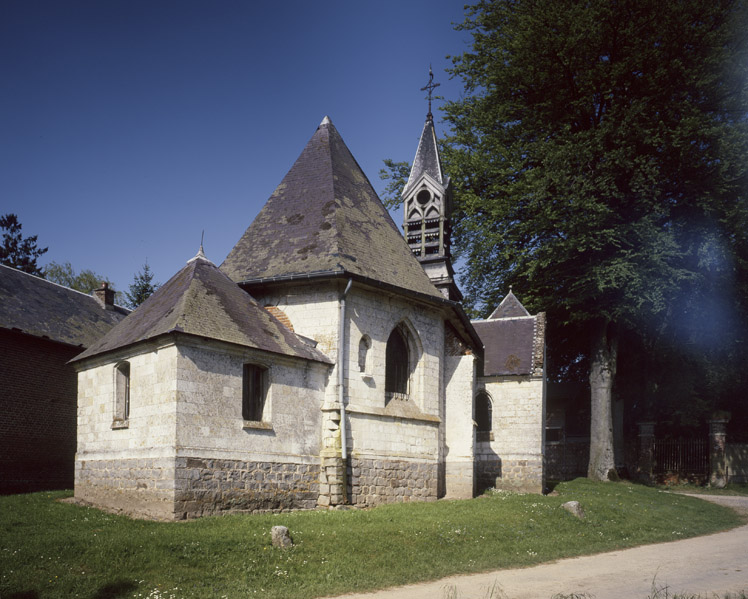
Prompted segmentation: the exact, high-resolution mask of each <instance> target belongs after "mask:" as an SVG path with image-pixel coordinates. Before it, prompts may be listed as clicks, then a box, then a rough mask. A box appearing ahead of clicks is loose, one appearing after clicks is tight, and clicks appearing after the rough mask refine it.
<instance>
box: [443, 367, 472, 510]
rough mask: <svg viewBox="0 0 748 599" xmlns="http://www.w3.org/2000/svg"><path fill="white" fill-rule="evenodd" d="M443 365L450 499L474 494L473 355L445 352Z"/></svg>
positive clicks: (447, 493) (446, 483)
mask: <svg viewBox="0 0 748 599" xmlns="http://www.w3.org/2000/svg"><path fill="white" fill-rule="evenodd" d="M444 362H445V366H444V387H445V390H446V402H445V410H446V412H445V431H444V432H445V434H444V441H445V450H444V454H445V455H444V468H445V492H446V495H445V496H446V497H447V498H449V499H468V498H471V497H473V495H474V492H475V482H474V478H473V464H474V459H475V458H474V441H473V440H474V438H475V431H474V428H475V427H474V425H473V396H474V395H475V358H474V356H472V355H458V356H454V355H446V356H445V360H444Z"/></svg>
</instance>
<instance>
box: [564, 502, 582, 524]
mask: <svg viewBox="0 0 748 599" xmlns="http://www.w3.org/2000/svg"><path fill="white" fill-rule="evenodd" d="M561 507H562V508H564V509H565V510H566V511H567V512H569V513H570V514H571V515H572V516H576V517H577V518H579V519H580V520H584V518H585V515H584V510H583V509H582V505H581V504H580V503H579V502H578V501H567V502H566V503H563V504H561Z"/></svg>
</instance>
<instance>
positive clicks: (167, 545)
mask: <svg viewBox="0 0 748 599" xmlns="http://www.w3.org/2000/svg"><path fill="white" fill-rule="evenodd" d="M556 491H557V492H558V496H546V497H543V496H538V495H516V494H509V493H491V494H489V495H486V496H483V497H480V498H477V499H473V500H466V501H439V502H437V503H428V504H426V503H413V504H398V505H389V506H382V507H379V508H375V509H371V510H361V511H358V510H354V511H310V512H295V513H289V514H277V515H249V516H247V515H236V516H217V517H210V518H203V519H200V520H193V521H189V522H177V523H162V522H149V521H142V520H131V519H129V518H126V517H121V516H113V515H110V514H105V513H103V512H100V511H98V510H95V509H92V508H83V507H79V506H76V505H71V504H66V503H60V502H59V501H56V500H57V499H60V498H62V497H66V496H69V493H65V492H56V493H35V494H31V495H15V496H5V497H0V531H1V532H0V597H2V599H9V598H13V597H14V598H16V599H20V598H38V597H50V598H52V597H54V598H58V597H85V598H90V599H103V598H106V597H133V598H137V597H143V598H152V599H156V598H160V599H178V598H183V597H195V598H201V599H203V598H216V599H220V598H226V599H234V598H239V597H242V598H245V597H252V596H255V595H256V596H258V597H283V598H294V597H299V598H308V597H316V596H323V595H334V594H336V593H342V592H346V591H362V590H371V589H375V588H381V587H385V586H390V585H397V584H403V583H408V582H417V581H423V580H429V579H435V578H439V577H442V576H446V575H449V574H456V573H467V572H477V571H481V570H489V569H497V568H508V567H514V566H526V565H530V564H536V563H539V562H543V561H547V560H551V559H556V558H559V557H564V556H573V555H580V554H586V553H594V552H599V551H604V550H610V549H614V548H619V547H630V546H633V545H639V544H643V543H652V542H655V541H670V540H675V539H682V538H686V537H689V536H694V535H698V534H703V533H707V532H712V531H715V530H721V529H725V528H729V527H732V526H736V525H737V524H739V522H740V520H739V518H738V517H737V516H736V515H735V514H734V512H732V511H730V510H728V509H726V508H722V507H720V506H717V505H712V504H709V503H706V502H703V501H700V500H698V499H695V498H691V497H685V496H682V495H677V494H673V493H664V492H662V491H660V490H658V489H652V488H648V487H644V486H639V485H632V484H629V483H592V482H589V481H587V480H585V479H579V480H576V481H572V482H568V483H560V484H559V485H558V486H557V487H556ZM571 499H575V500H578V501H580V502H581V503H582V506H583V507H584V509H585V511H586V514H587V518H586V520H584V521H580V520H577V519H576V518H574V517H573V516H572V515H571V514H569V513H567V512H566V511H565V510H563V509H561V508H560V505H561V504H562V503H563V502H565V501H569V500H571ZM276 524H282V525H285V526H288V527H289V529H290V531H291V534H292V536H293V538H294V541H295V546H294V547H293V548H291V549H288V550H280V549H275V548H273V547H271V545H270V528H271V526H273V525H276Z"/></svg>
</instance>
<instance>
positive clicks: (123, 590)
mask: <svg viewBox="0 0 748 599" xmlns="http://www.w3.org/2000/svg"><path fill="white" fill-rule="evenodd" d="M137 586H138V585H137V584H135V583H134V582H132V581H131V580H118V581H117V582H110V583H109V584H105V585H104V586H103V587H101V588H100V589H99V590H98V591H96V594H95V595H94V596H93V598H92V599H117V597H123V596H124V595H126V594H129V593H130V592H131V591H133V590H134V589H136V588H137Z"/></svg>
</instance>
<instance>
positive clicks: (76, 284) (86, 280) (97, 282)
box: [44, 262, 112, 294]
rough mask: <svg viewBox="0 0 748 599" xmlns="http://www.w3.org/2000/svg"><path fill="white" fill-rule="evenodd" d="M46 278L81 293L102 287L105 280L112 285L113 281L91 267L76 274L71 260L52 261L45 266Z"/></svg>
mask: <svg viewBox="0 0 748 599" xmlns="http://www.w3.org/2000/svg"><path fill="white" fill-rule="evenodd" d="M44 278H45V279H47V280H48V281H52V282H53V283H57V284H58V285H63V286H65V287H69V288H70V289H75V290H76V291H80V292H81V293H89V294H90V293H91V292H92V291H93V290H94V289H98V288H99V287H101V284H102V283H103V282H106V283H108V284H109V286H110V287H112V282H111V281H110V280H109V279H108V278H107V277H104V276H102V275H99V274H96V273H95V272H94V271H92V270H90V269H84V270H82V271H80V272H79V273H77V274H76V272H75V269H74V268H73V265H72V264H70V262H65V263H63V264H58V263H57V262H50V263H49V264H47V265H46V266H45V267H44Z"/></svg>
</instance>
